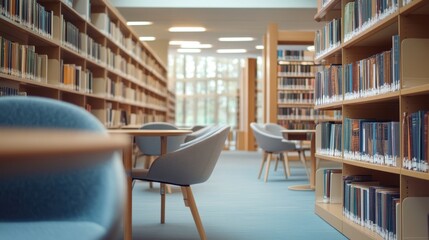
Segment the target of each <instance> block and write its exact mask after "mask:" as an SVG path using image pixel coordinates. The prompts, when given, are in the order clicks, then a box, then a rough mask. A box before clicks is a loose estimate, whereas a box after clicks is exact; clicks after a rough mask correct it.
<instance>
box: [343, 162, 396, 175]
mask: <svg viewBox="0 0 429 240" xmlns="http://www.w3.org/2000/svg"><path fill="white" fill-rule="evenodd" d="M343 163H344V164H348V165H353V166H357V167H362V168H367V169H373V170H376V171H381V172H388V173H395V174H399V173H400V172H401V169H400V168H399V167H390V166H385V165H379V164H373V163H367V162H363V161H356V160H349V159H344V160H343Z"/></svg>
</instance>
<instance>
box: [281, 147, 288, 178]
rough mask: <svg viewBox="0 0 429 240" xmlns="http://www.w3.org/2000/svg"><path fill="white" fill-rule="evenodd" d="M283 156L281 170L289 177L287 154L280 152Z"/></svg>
mask: <svg viewBox="0 0 429 240" xmlns="http://www.w3.org/2000/svg"><path fill="white" fill-rule="evenodd" d="M282 156H283V170H284V172H285V177H286V178H289V177H290V168H289V158H288V156H287V152H285V153H282Z"/></svg>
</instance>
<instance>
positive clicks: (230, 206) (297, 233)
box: [133, 151, 347, 240]
mask: <svg viewBox="0 0 429 240" xmlns="http://www.w3.org/2000/svg"><path fill="white" fill-rule="evenodd" d="M261 157H262V154H261V153H259V152H238V151H227V152H223V153H222V154H221V157H220V159H219V162H218V164H217V166H216V168H215V170H214V172H213V174H212V176H211V178H210V179H209V180H208V181H207V182H205V183H202V184H199V185H194V186H193V191H194V197H195V200H196V202H197V206H198V209H199V212H200V216H201V219H202V222H203V225H204V228H205V230H206V234H207V237H208V239H209V240H229V239H231V240H241V239H242V240H261V239H264V240H275V239H290V240H295V239H296V240H300V239H303V240H304V239H305V240H308V239H317V240H337V239H347V238H345V237H344V236H343V235H342V234H340V233H339V232H337V231H336V230H335V229H334V228H332V227H331V226H330V225H329V224H327V223H326V222H325V221H323V220H322V219H321V218H319V217H318V216H317V215H316V214H315V213H314V192H313V191H291V190H288V186H291V185H296V184H306V183H308V181H307V177H306V174H305V170H304V168H303V167H302V165H300V164H299V162H296V163H292V164H291V175H292V176H291V177H290V178H289V179H285V177H284V174H283V171H282V169H283V168H282V166H281V165H279V168H278V170H277V171H274V164H271V166H272V169H271V171H270V175H269V178H268V182H267V183H264V182H263V180H262V179H260V180H258V179H257V174H258V170H259V166H260V162H261ZM172 190H173V193H171V194H167V201H166V223H165V224H160V223H159V221H160V196H159V186H158V185H157V184H154V188H153V189H150V188H149V184H148V183H146V182H137V183H136V184H135V186H134V189H133V239H134V240H140V239H141V240H143V239H147V240H149V239H150V240H161V239H186V240H188V239H199V236H198V232H197V230H196V227H195V224H194V221H193V218H192V215H191V213H190V211H189V208H187V207H185V206H184V203H183V198H182V194H181V191H180V188H177V187H172Z"/></svg>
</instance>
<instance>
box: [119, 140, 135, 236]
mask: <svg viewBox="0 0 429 240" xmlns="http://www.w3.org/2000/svg"><path fill="white" fill-rule="evenodd" d="M132 157H133V137H131V141H130V144H129V146H127V148H126V149H124V151H123V154H122V161H123V163H124V168H125V173H126V178H127V180H126V184H127V190H126V191H127V192H126V200H125V213H124V239H125V240H131V239H132V190H133V189H132V181H133V180H132V179H131V169H132V166H131V165H132Z"/></svg>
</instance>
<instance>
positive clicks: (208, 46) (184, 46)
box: [180, 43, 212, 48]
mask: <svg viewBox="0 0 429 240" xmlns="http://www.w3.org/2000/svg"><path fill="white" fill-rule="evenodd" d="M180 47H181V48H212V45H211V44H200V43H198V44H192V43H184V44H182V45H180Z"/></svg>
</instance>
